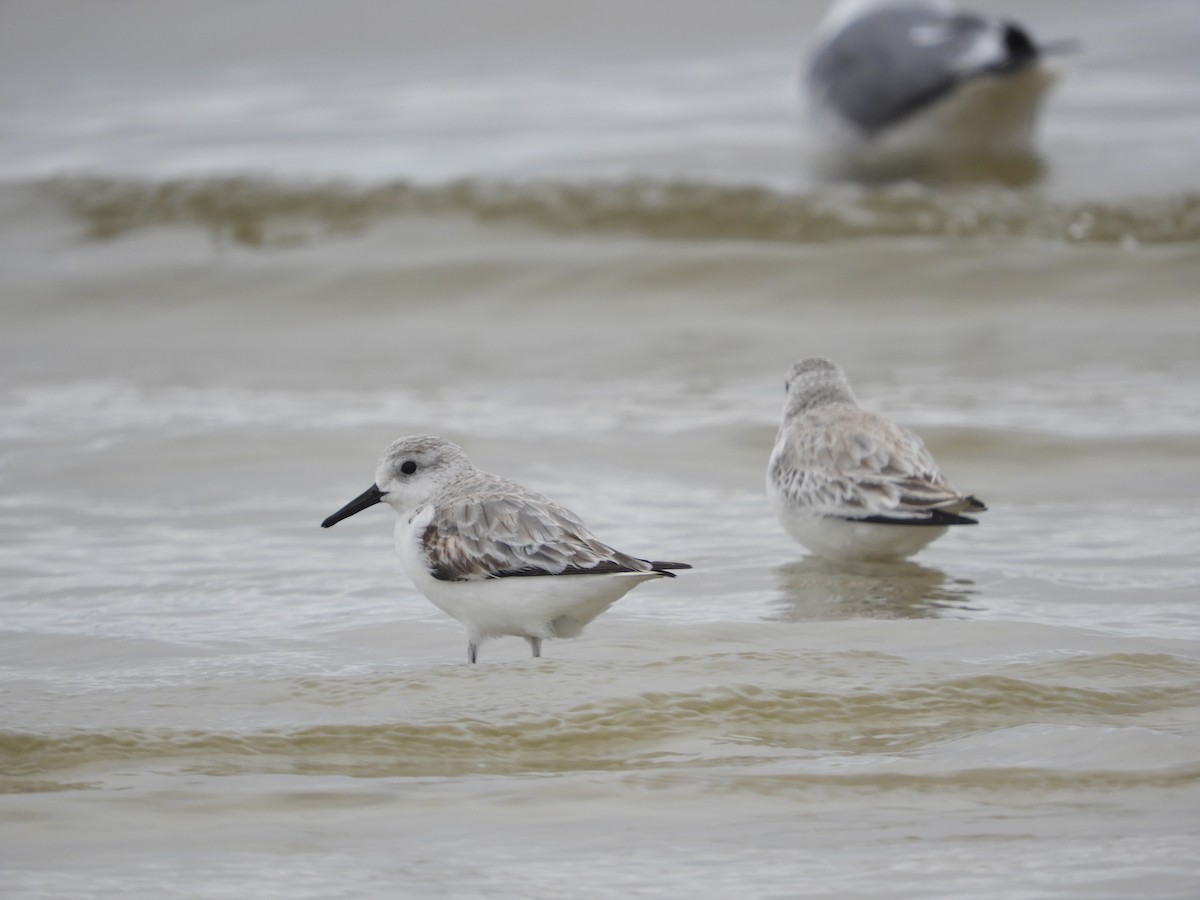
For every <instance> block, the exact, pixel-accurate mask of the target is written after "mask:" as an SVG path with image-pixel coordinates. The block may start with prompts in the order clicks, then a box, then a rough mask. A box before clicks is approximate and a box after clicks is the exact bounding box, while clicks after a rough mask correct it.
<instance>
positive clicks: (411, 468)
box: [400, 459, 417, 475]
mask: <svg viewBox="0 0 1200 900" xmlns="http://www.w3.org/2000/svg"><path fill="white" fill-rule="evenodd" d="M400 471H401V472H403V473H404V474H405V475H411V474H412V473H413V472H415V471H417V464H416V463H415V462H413V461H412V460H411V459H408V460H405V461H404V465H402V466H401V467H400Z"/></svg>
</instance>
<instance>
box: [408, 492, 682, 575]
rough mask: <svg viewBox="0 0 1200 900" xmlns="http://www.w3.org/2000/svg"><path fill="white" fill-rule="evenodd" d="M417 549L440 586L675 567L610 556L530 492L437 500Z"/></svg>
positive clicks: (566, 515) (569, 517) (571, 519)
mask: <svg viewBox="0 0 1200 900" xmlns="http://www.w3.org/2000/svg"><path fill="white" fill-rule="evenodd" d="M514 487H516V486H515V485H514ZM421 545H422V548H423V550H424V552H425V556H426V558H427V560H428V563H429V568H430V571H431V572H432V574H433V576H434V577H435V578H438V579H441V580H442V581H478V580H481V579H485V578H502V577H508V576H532V575H585V574H590V575H595V574H600V573H605V572H656V571H658V567H660V566H662V567H667V568H678V567H681V566H680V564H675V563H651V562H648V561H646V560H644V559H637V558H636V557H633V556H629V555H628V554H625V553H621V552H620V551H618V550H614V549H613V548H612V547H610V546H608V545H607V544H605V543H603V542H602V541H600V540H597V539H596V537H595V536H594V535H592V533H591V532H590V531H588V529H587V527H586V526H585V525H584V524H583V522H582V521H581V520H580V519H579V517H578V516H576V515H575V514H574V513H573V512H571V511H570V510H569V509H566V508H564V507H562V506H559V505H558V504H557V503H554V502H553V501H551V500H548V499H547V498H545V497H543V496H541V495H540V494H535V493H534V492H532V491H521V492H514V491H512V490H505V491H493V492H487V493H476V494H472V495H468V496H465V497H461V498H457V499H453V498H448V499H444V500H443V501H442V502H440V503H439V504H438V505H437V506H436V508H435V512H434V515H433V518H432V520H431V521H430V522H429V524H428V525H427V526H426V528H425V531H424V533H423V534H422V536H421ZM659 574H669V573H666V572H659Z"/></svg>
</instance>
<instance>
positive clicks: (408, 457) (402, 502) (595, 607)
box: [321, 435, 691, 662]
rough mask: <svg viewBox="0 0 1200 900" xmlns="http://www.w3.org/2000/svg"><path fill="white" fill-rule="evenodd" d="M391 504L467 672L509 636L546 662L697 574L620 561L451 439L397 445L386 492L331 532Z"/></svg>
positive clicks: (386, 461)
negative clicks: (636, 596) (600, 624)
mask: <svg viewBox="0 0 1200 900" xmlns="http://www.w3.org/2000/svg"><path fill="white" fill-rule="evenodd" d="M380 502H383V503H386V504H388V506H390V507H391V508H392V509H394V510H395V511H396V512H397V513H398V514H399V516H400V520H399V521H398V522H397V523H396V552H397V554H399V556H400V562H401V563H402V564H403V566H404V571H405V572H407V573H408V576H409V578H411V579H412V581H413V584H414V585H415V586H416V588H417V590H418V591H420V592H421V593H422V594H424V595H425V596H426V597H427V598H428V599H429V600H430V602H432V603H433V605H434V606H436V607H437V608H438V609H440V610H441V611H442V612H444V613H446V614H447V615H450V616H453V617H454V618H455V619H457V620H458V621H459V622H461V623H462V624H463V625H465V626H467V661H468V662H475V657H476V653H477V651H478V649H479V645H480V644H481V643H483V641H484V640H486V639H487V638H493V637H501V636H503V635H513V636H515V637H523V638H525V640H527V641H528V642H529V646H530V648H531V649H532V650H533V655H534V656H541V654H542V640H543V639H544V638H561V637H575V636H576V635H578V634H579V633H580V632H581V631H582V630H583V627H584V626H585V625H587V623H588V622H590V621H592V619H594V618H596V616H598V615H600V614H601V613H602V612H604V611H605V610H606V609H608V608H609V607H610V606H612V604H613V603H615V602H616V601H617V600H619V599H621V597H623V596H625V594H626V593H628V592H629V591H630V590H631V589H633V588H634V587H636V586H637V585H639V584H641V583H642V582H643V581H649V580H650V579H652V578H662V577H664V576H666V577H668V578H674V577H675V576H674V575H673V574H672V573H671V572H670V571H668V570H670V569H690V568H691V566H690V565H688V564H687V563H677V562H650V561H649V560H645V559H638V558H637V557H634V556H628V555H627V554H624V553H621V552H620V551H618V550H614V549H613V548H612V547H610V546H608V545H607V544H605V543H603V542H601V541H599V540H597V539H596V537H595V536H594V535H593V534H592V533H591V532H590V531H589V530H588V529H587V526H585V525H584V524H583V522H582V521H581V520H580V518H579V517H578V516H577V515H575V514H574V513H573V512H571V511H570V510H569V509H566V508H564V507H562V506H559V505H558V504H557V503H555V502H554V501H552V500H550V499H548V498H547V497H544V496H542V495H541V494H538V493H536V492H534V491H531V490H529V488H526V487H524V486H522V485H520V484H517V483H516V482H514V481H508V480H507V479H504V478H499V477H497V476H496V475H492V474H489V473H488V472H484V471H482V470H480V469H477V468H476V467H475V466H473V465H472V464H471V461H470V460H469V459H467V456H466V454H465V453H464V452H463V450H462V448H461V447H459V446H458V445H456V444H452V443H450V442H449V441H445V440H442V439H441V438H436V437H428V436H425V435H414V436H411V437H405V438H400V440H398V441H396V442H395V443H393V444H392V445H391V446H390V447H388V448H387V450H386V451H384V454H383V457H382V458H381V459H380V460H379V467H378V468H377V469H376V470H375V483H374V484H372V485H371V486H370V487H369V488H367V489H366V490H365V491H364V492H363V493H362V494H360V495H359V496H358V497H355V498H354V499H353V500H351V501H350V502H349V503H347V504H346V505H345V506H343V507H342V508H341V509H339V510H338V511H337V512H335V513H334V514H333V515H332V516H330V517H329V518H328V519H326V520H325V521H324V522H322V523H321V527H322V528H329V527H330V526H331V525H335V524H337V523H338V522H340V521H341V520H342V519H345V518H347V517H348V516H352V515H354V514H355V513H357V512H361V511H362V510H364V509H366V508H367V507H369V506H374V505H375V504H376V503H380Z"/></svg>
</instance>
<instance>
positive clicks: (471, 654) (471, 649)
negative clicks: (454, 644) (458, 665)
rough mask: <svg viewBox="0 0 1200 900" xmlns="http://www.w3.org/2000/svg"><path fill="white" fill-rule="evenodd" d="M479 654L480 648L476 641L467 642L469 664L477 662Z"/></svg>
mask: <svg viewBox="0 0 1200 900" xmlns="http://www.w3.org/2000/svg"><path fill="white" fill-rule="evenodd" d="M478 652H479V647H478V646H477V645H476V643H475V642H474V641H467V662H469V663H473V662H475V654H476V653H478Z"/></svg>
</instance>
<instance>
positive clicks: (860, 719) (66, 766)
mask: <svg viewBox="0 0 1200 900" xmlns="http://www.w3.org/2000/svg"><path fill="white" fill-rule="evenodd" d="M1152 659H1154V658H1152ZM778 661H779V662H781V663H782V662H785V661H786V660H784V658H783V657H780V659H779V660H778ZM1139 665H1141V666H1143V667H1144V661H1143V662H1141V663H1139ZM1195 701H1196V692H1195V689H1194V687H1192V686H1191V685H1179V686H1170V685H1162V684H1143V685H1136V686H1129V687H1125V688H1120V689H1109V690H1101V689H1096V688H1083V687H1074V686H1069V685H1065V684H1050V683H1045V682H1034V681H1029V680H1024V679H1018V678H1013V677H1006V676H997V675H986V676H974V677H962V678H956V679H950V680H946V681H939V682H930V683H916V684H911V685H906V686H901V687H896V688H895V689H891V690H884V691H862V692H854V693H850V694H831V693H828V692H822V691H819V690H798V689H788V688H767V687H760V686H757V685H749V684H743V685H727V686H720V687H710V688H705V689H702V690H699V691H688V690H684V691H655V692H646V693H641V694H637V695H633V696H629V697H625V698H619V699H618V698H614V699H610V700H607V701H604V702H601V703H591V704H584V705H581V706H577V707H574V708H571V709H567V710H564V711H561V712H554V713H549V712H530V711H528V710H521V711H518V710H513V709H510V710H508V711H507V712H506V713H505V714H504V715H502V716H496V717H487V718H479V717H470V716H467V717H455V718H451V719H446V720H442V721H425V722H394V723H372V724H327V725H313V726H308V727H302V728H295V729H262V730H249V731H238V732H213V731H206V730H200V729H172V728H113V729H87V730H73V731H68V732H62V733H57V734H35V733H27V732H17V731H4V732H0V773H2V774H3V776H4V778H3V781H0V793H3V792H16V791H18V790H30V789H31V787H30V785H34V786H35V787H33V788H32V789H36V790H44V789H47V787H46V786H47V785H49V784H52V783H53V779H55V778H56V777H58V776H67V775H68V774H69V775H70V776H73V778H74V779H80V778H81V776H82V777H84V778H86V774H84V773H86V772H88V771H90V770H96V769H97V768H101V769H103V768H106V767H112V766H118V767H119V766H123V765H127V764H129V763H131V762H136V761H141V762H145V761H151V760H153V761H155V762H156V763H157V764H166V765H169V766H176V767H178V768H180V769H182V770H184V771H187V772H193V773H203V774H209V775H234V774H244V773H247V772H259V773H264V772H267V773H292V774H305V775H313V774H340V775H352V776H359V777H455V776H461V775H471V774H490V775H520V774H533V773H550V772H580V771H623V772H633V771H650V770H661V769H664V768H666V769H674V768H678V767H680V766H687V765H689V764H696V765H702V766H703V765H711V764H713V763H714V762H718V761H724V762H731V761H736V760H738V759H744V761H751V760H754V759H760V760H761V759H763V758H766V757H775V758H778V757H780V756H781V755H783V756H789V755H794V754H799V756H800V757H807V756H810V755H811V754H812V753H813V752H814V751H817V752H820V753H824V754H834V755H835V756H838V755H844V754H852V755H861V754H864V753H865V754H868V755H871V754H879V755H880V758H881V759H883V758H885V757H893V756H895V755H896V754H914V753H920V752H923V751H926V750H928V749H929V748H931V747H936V746H937V745H940V744H945V743H946V742H951V741H955V740H961V739H969V738H972V737H975V736H978V735H980V734H983V733H988V732H995V731H1003V730H1005V729H1012V728H1019V727H1021V726H1023V725H1025V724H1026V723H1029V722H1038V723H1049V722H1053V723H1055V726H1056V727H1058V726H1066V727H1076V726H1077V727H1090V726H1096V725H1100V726H1103V727H1108V726H1110V725H1111V723H1112V721H1113V719H1114V717H1138V716H1144V715H1147V714H1151V713H1155V712H1162V713H1167V712H1173V711H1177V710H1179V709H1183V708H1188V707H1190V706H1192V705H1194V703H1195ZM706 743H707V744H709V745H711V748H712V749H711V750H710V751H708V752H703V753H700V754H699V755H697V754H696V752H695V750H696V748H697V747H700V746H702V745H704V744H706ZM680 747H689V748H692V749H691V750H688V751H685V752H683V753H682V755H681V752H680V750H679V748H680ZM1189 758H1190V757H1189ZM966 762H967V763H968V764H969V766H970V767H971V768H973V767H974V763H973V762H971V760H970V759H968V760H966ZM971 768H968V769H965V770H963V771H964V772H969V771H971ZM867 769H868V770H867V771H864V773H863V774H864V775H866V776H869V777H871V778H877V777H878V776H879V774H880V773H879V772H878V771H870V767H867ZM812 774H814V775H820V774H821V773H820V772H816V773H812ZM942 774H948V773H942ZM1079 774H1086V773H1083V772H1081V773H1079ZM1159 774H1161V772H1160V773H1159ZM1188 777H1189V778H1191V779H1194V778H1196V777H1200V772H1192V773H1191V774H1190V775H1189V776H1188ZM23 785H24V786H23Z"/></svg>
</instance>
